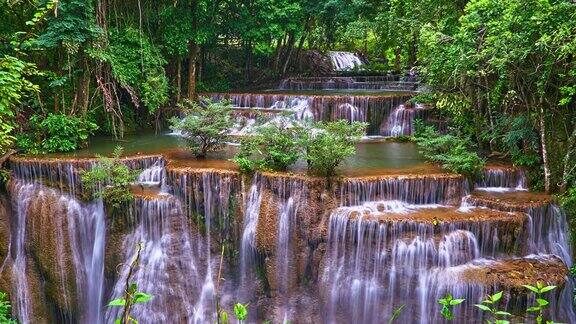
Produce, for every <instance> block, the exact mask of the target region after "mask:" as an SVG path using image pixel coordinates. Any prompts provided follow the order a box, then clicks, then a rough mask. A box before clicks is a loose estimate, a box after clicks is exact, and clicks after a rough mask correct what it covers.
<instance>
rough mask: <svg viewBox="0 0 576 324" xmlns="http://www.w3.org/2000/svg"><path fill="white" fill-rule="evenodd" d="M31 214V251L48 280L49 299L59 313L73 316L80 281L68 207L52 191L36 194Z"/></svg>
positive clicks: (29, 215)
mask: <svg viewBox="0 0 576 324" xmlns="http://www.w3.org/2000/svg"><path fill="white" fill-rule="evenodd" d="M35 196H36V198H35V199H33V200H32V201H31V202H30V205H29V207H28V210H27V218H26V232H27V233H29V235H28V237H29V239H28V241H27V243H28V249H29V253H30V255H31V256H32V258H33V259H34V260H35V262H36V265H37V267H38V269H39V270H40V275H41V276H42V278H44V280H45V291H46V297H47V299H49V300H50V301H52V302H53V303H54V304H55V305H57V307H58V308H59V309H61V310H62V311H64V312H66V313H73V312H74V311H75V310H76V309H77V307H78V305H77V304H76V301H77V300H78V296H77V295H76V284H75V283H76V278H75V270H74V266H73V261H72V251H71V248H70V242H71V240H70V237H69V236H68V231H67V229H68V227H69V223H68V217H67V216H68V212H69V210H68V208H67V207H68V206H67V205H66V204H63V203H62V201H61V200H60V199H61V198H62V196H61V195H60V194H59V193H58V192H56V191H55V190H52V189H47V188H42V189H39V190H38V191H37V192H36V193H35Z"/></svg>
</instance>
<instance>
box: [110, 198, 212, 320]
mask: <svg viewBox="0 0 576 324" xmlns="http://www.w3.org/2000/svg"><path fill="white" fill-rule="evenodd" d="M131 213H132V215H131V217H133V218H134V220H135V225H134V226H133V227H132V228H129V229H128V233H127V234H126V235H125V236H124V238H123V239H121V240H120V242H121V243H120V244H121V247H120V248H121V250H120V251H123V255H124V257H123V263H122V267H121V268H119V270H120V271H119V275H118V278H117V279H116V283H115V285H114V288H113V292H112V297H111V298H121V297H122V296H123V295H124V291H125V285H126V279H127V276H128V272H129V265H130V263H131V262H132V260H133V259H134V258H135V256H136V251H137V246H138V244H139V243H142V251H141V254H140V265H139V267H137V268H136V269H135V271H134V275H133V278H132V280H131V282H135V283H136V284H137V286H138V291H141V292H145V293H147V294H150V295H152V300H151V301H149V302H147V303H146V304H145V305H135V306H134V308H133V310H132V316H133V317H134V318H136V319H138V320H139V321H140V322H142V323H166V322H171V323H182V322H190V321H191V318H193V317H194V316H195V312H196V309H195V308H194V300H195V298H196V296H197V294H198V292H199V291H200V288H201V286H202V283H203V279H202V274H201V273H200V269H199V264H197V262H198V261H199V258H200V256H199V255H197V254H195V253H194V252H195V251H196V248H197V247H198V245H200V246H202V247H203V244H202V243H203V242H202V241H201V240H199V239H197V238H195V237H193V236H191V235H190V234H189V231H188V224H187V223H188V220H187V217H186V213H185V212H184V211H183V208H182V206H181V204H180V202H179V201H178V199H176V198H175V197H174V196H172V195H161V196H158V197H156V198H154V199H142V198H137V199H136V201H135V202H134V207H133V208H132V211H131ZM121 230H124V229H121ZM109 248H115V247H109ZM120 316H121V308H116V307H109V308H107V310H106V322H107V323H113V322H114V320H115V319H117V318H119V317H120Z"/></svg>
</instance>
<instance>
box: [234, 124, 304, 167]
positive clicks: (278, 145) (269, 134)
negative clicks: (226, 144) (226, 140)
mask: <svg viewBox="0 0 576 324" xmlns="http://www.w3.org/2000/svg"><path fill="white" fill-rule="evenodd" d="M299 135H300V133H299V131H298V128H297V127H291V125H288V124H285V123H278V124H277V123H271V124H268V125H263V126H260V127H257V128H256V129H255V131H254V132H253V133H252V134H250V135H248V136H246V137H244V138H242V139H241V140H240V150H239V152H238V153H237V154H236V156H235V157H234V159H233V161H234V162H236V163H237V164H238V165H239V167H240V170H241V171H242V172H252V171H254V170H272V171H284V170H286V169H287V168H288V167H289V166H290V165H292V164H294V163H295V162H296V161H297V160H298V157H299V156H300V147H299V143H300V142H299V138H298V136H299Z"/></svg>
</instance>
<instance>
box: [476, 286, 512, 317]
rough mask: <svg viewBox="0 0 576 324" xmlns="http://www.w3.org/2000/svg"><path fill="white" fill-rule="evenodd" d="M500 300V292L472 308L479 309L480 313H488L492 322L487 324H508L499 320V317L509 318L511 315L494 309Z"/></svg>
mask: <svg viewBox="0 0 576 324" xmlns="http://www.w3.org/2000/svg"><path fill="white" fill-rule="evenodd" d="M500 299H502V292H501V291H500V292H497V293H495V294H493V295H489V296H488V298H487V299H485V300H483V301H482V302H481V304H475V305H474V306H476V307H478V308H480V309H481V310H482V311H484V312H488V313H490V314H491V316H492V321H490V320H489V321H488V323H494V324H508V323H510V322H509V321H507V320H503V319H499V317H502V316H511V315H512V314H510V313H508V312H505V311H502V310H499V309H498V308H497V307H496V304H497V303H498V301H499V300H500Z"/></svg>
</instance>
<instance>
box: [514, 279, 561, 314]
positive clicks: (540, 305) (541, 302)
mask: <svg viewBox="0 0 576 324" xmlns="http://www.w3.org/2000/svg"><path fill="white" fill-rule="evenodd" d="M522 286H523V287H524V288H526V289H528V290H530V291H531V292H533V293H534V294H536V304H535V305H534V306H531V307H528V309H526V311H527V312H532V313H537V316H536V323H538V324H542V323H544V309H546V307H548V305H549V304H550V302H548V300H546V299H544V298H543V296H542V295H543V294H544V293H546V292H549V291H551V290H554V289H556V286H544V284H543V283H541V282H539V281H538V282H536V286H531V285H522ZM546 323H552V322H550V321H546Z"/></svg>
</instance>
